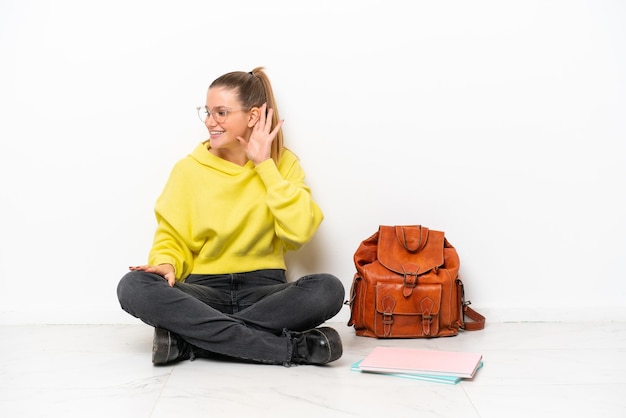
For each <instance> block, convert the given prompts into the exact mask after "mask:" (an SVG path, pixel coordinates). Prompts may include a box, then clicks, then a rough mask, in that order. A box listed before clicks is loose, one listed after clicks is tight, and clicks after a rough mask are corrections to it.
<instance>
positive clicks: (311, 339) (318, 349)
mask: <svg viewBox="0 0 626 418" xmlns="http://www.w3.org/2000/svg"><path fill="white" fill-rule="evenodd" d="M293 336H294V340H293V356H292V362H293V363H295V364H315V365H322V364H326V363H330V362H331V361H335V360H337V359H338V358H340V357H341V355H342V354H343V347H342V345H341V337H339V333H338V332H337V331H335V330H334V329H332V328H329V327H321V328H315V329H311V330H309V331H305V332H300V333H294V334H293Z"/></svg>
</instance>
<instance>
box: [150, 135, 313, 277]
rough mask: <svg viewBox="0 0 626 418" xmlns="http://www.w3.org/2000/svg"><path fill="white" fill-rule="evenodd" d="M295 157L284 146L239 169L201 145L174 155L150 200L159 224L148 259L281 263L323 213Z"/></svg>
mask: <svg viewBox="0 0 626 418" xmlns="http://www.w3.org/2000/svg"><path fill="white" fill-rule="evenodd" d="M304 177H305V174H304V171H303V170H302V167H301V166H300V163H299V162H298V159H297V158H296V156H295V155H294V154H293V153H292V152H290V151H289V150H284V151H283V153H282V156H281V158H280V160H279V163H278V167H276V164H275V163H274V161H273V160H272V159H269V160H267V161H264V162H263V163H261V164H259V165H258V166H256V167H255V166H254V164H253V163H252V162H250V161H248V163H247V164H246V165H244V166H243V167H241V166H239V165H237V164H233V163H231V162H229V161H226V160H223V159H221V158H219V157H217V156H215V155H213V154H212V153H210V152H209V151H208V144H204V143H201V144H199V145H198V146H197V147H196V148H195V149H194V150H193V152H192V153H191V154H190V155H188V156H187V157H185V158H183V159H182V160H180V161H178V162H177V163H176V165H175V166H174V168H173V169H172V172H171V173H170V177H169V179H168V181H167V183H166V185H165V188H164V190H163V192H162V193H161V196H160V197H159V198H158V200H157V202H156V206H155V214H156V219H157V223H158V226H157V230H156V232H155V236H154V243H153V245H152V249H151V250H150V255H149V257H148V263H149V264H151V265H158V264H164V263H169V264H172V265H173V266H174V269H175V271H176V278H177V280H184V278H185V277H187V276H188V275H189V274H191V273H193V274H222V273H240V272H246V271H254V270H259V269H276V268H277V269H284V268H285V261H284V254H285V252H286V251H287V250H295V249H298V248H300V247H301V246H302V245H304V244H305V243H306V242H307V241H309V240H310V239H311V238H312V237H313V235H314V234H315V232H316V231H317V228H318V227H319V225H320V223H321V222H322V219H323V214H322V212H321V210H320V208H319V207H318V206H317V204H316V203H315V202H314V201H313V199H312V197H311V191H310V189H309V187H308V186H307V185H306V184H305V183H304Z"/></svg>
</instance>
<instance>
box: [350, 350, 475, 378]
mask: <svg viewBox="0 0 626 418" xmlns="http://www.w3.org/2000/svg"><path fill="white" fill-rule="evenodd" d="M482 359H483V356H482V354H478V353H468V352H455V351H435V350H417V349H413V348H399V347H376V348H375V349H374V350H373V351H372V352H371V353H370V354H368V355H367V356H366V357H365V358H364V359H363V360H360V361H357V362H356V363H354V364H353V365H352V370H354V371H359V372H366V373H379V374H387V375H391V376H396V377H404V378H408V379H416V380H427V381H430V382H439V383H448V384H453V385H454V384H457V383H458V382H460V381H461V380H462V379H471V378H473V377H474V375H475V374H476V371H477V370H478V369H480V368H481V367H482V366H483V361H482Z"/></svg>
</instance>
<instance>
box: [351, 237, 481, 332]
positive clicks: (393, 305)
mask: <svg viewBox="0 0 626 418" xmlns="http://www.w3.org/2000/svg"><path fill="white" fill-rule="evenodd" d="M354 264H355V266H356V270H357V272H356V274H355V275H354V279H353V281H352V288H351V291H350V300H349V301H347V302H346V304H348V305H349V306H350V311H351V312H350V313H351V317H350V320H349V322H348V325H349V326H354V329H355V332H356V334H357V335H359V336H364V337H375V338H432V337H443V336H454V335H457V334H458V332H459V329H464V330H468V331H469V330H479V329H483V328H484V326H485V318H484V317H483V316H482V315H480V314H479V313H478V312H476V311H474V310H473V309H472V308H470V307H469V306H468V305H469V304H470V302H465V300H464V291H463V283H462V282H461V280H460V279H459V277H458V272H459V256H458V254H457V251H456V249H455V248H454V247H453V246H452V245H450V243H449V242H448V240H447V239H446V238H445V234H444V233H443V232H440V231H433V230H430V229H428V228H426V227H424V226H421V225H404V226H402V225H396V226H384V225H381V226H380V227H379V229H378V232H376V233H375V234H374V235H372V236H371V237H369V238H368V239H366V240H365V241H363V242H362V243H361V245H360V246H359V248H358V249H357V251H356V253H355V254H354ZM465 315H467V316H468V317H469V318H470V319H472V322H466V321H465Z"/></svg>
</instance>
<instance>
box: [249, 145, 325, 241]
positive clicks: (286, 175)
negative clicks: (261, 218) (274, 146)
mask: <svg viewBox="0 0 626 418" xmlns="http://www.w3.org/2000/svg"><path fill="white" fill-rule="evenodd" d="M279 167H280V168H279ZM279 167H277V166H276V164H275V163H274V161H273V160H272V159H269V160H267V161H264V162H262V163H261V164H259V165H258V166H256V171H257V173H258V175H259V176H260V177H261V180H262V181H263V183H264V184H265V187H266V189H267V195H266V204H267V206H268V208H269V209H270V211H271V212H272V215H273V216H274V229H275V231H276V235H277V236H278V237H279V238H280V239H281V240H282V241H283V243H284V244H285V247H286V248H287V249H289V250H295V249H298V248H300V247H301V246H302V245H304V244H305V243H306V242H308V241H309V240H310V239H311V238H313V235H315V232H316V231H317V229H318V227H319V226H320V224H321V223H322V220H323V219H324V215H323V214H322V211H321V209H320V208H319V206H318V205H317V203H315V201H314V200H313V197H312V195H311V190H310V189H309V187H308V186H307V185H306V184H305V182H304V178H305V173H304V170H303V169H302V167H301V166H300V163H299V162H298V160H297V158H296V156H295V155H294V154H293V153H291V152H289V151H287V150H285V152H284V153H283V156H282V157H281V160H280V162H279Z"/></svg>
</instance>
